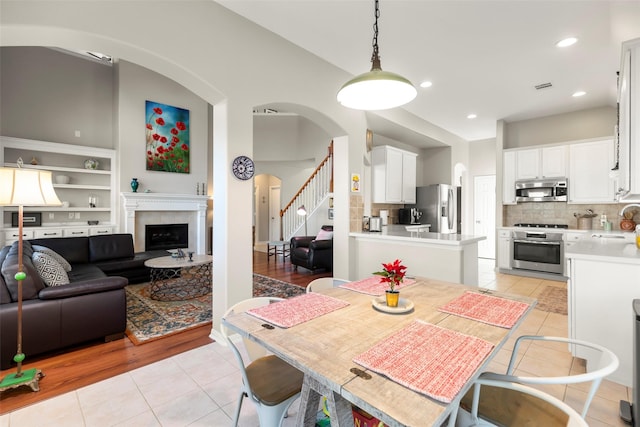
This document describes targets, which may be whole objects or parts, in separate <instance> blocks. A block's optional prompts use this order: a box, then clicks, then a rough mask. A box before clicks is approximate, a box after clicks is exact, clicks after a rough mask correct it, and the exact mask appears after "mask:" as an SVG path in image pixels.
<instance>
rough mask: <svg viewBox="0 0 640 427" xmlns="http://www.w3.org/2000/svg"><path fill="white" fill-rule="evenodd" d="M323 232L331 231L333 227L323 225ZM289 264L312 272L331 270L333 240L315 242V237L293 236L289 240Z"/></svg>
mask: <svg viewBox="0 0 640 427" xmlns="http://www.w3.org/2000/svg"><path fill="white" fill-rule="evenodd" d="M322 229H323V230H325V231H333V226H331V225H323V226H322ZM291 264H293V266H294V268H295V269H297V267H298V266H300V267H304V268H306V269H308V270H311V271H314V270H317V269H320V268H322V269H325V270H327V271H332V270H333V239H329V240H316V236H294V237H292V238H291Z"/></svg>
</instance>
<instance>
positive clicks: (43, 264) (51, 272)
mask: <svg viewBox="0 0 640 427" xmlns="http://www.w3.org/2000/svg"><path fill="white" fill-rule="evenodd" d="M31 260H32V261H33V265H34V266H35V267H36V270H37V271H38V274H39V275H40V277H41V278H42V280H43V281H44V283H45V284H46V285H47V286H60V285H66V284H68V283H69V276H68V275H67V272H66V271H64V268H63V267H62V265H60V263H58V262H57V261H56V260H55V259H54V258H53V257H52V256H50V255H48V254H46V253H44V252H34V253H33V256H32V258H31Z"/></svg>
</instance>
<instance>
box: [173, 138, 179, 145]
mask: <svg viewBox="0 0 640 427" xmlns="http://www.w3.org/2000/svg"><path fill="white" fill-rule="evenodd" d="M178 142H180V138H178V137H177V136H174V137H173V138H171V144H172V145H176V144H177V143H178Z"/></svg>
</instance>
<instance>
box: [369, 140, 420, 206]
mask: <svg viewBox="0 0 640 427" xmlns="http://www.w3.org/2000/svg"><path fill="white" fill-rule="evenodd" d="M417 156H418V155H417V154H416V153H412V152H410V151H405V150H400V149H399V148H395V147H391V146H388V145H383V146H378V147H374V148H373V150H372V151H371V178H372V189H371V190H372V194H373V200H372V201H373V203H415V202H416V158H417Z"/></svg>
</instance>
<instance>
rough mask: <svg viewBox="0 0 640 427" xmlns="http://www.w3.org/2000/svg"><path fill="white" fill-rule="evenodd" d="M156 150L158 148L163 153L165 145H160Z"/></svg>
mask: <svg viewBox="0 0 640 427" xmlns="http://www.w3.org/2000/svg"><path fill="white" fill-rule="evenodd" d="M156 150H158V153H160V154H162V153H164V146H162V145H161V146H159V147H158V148H156Z"/></svg>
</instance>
